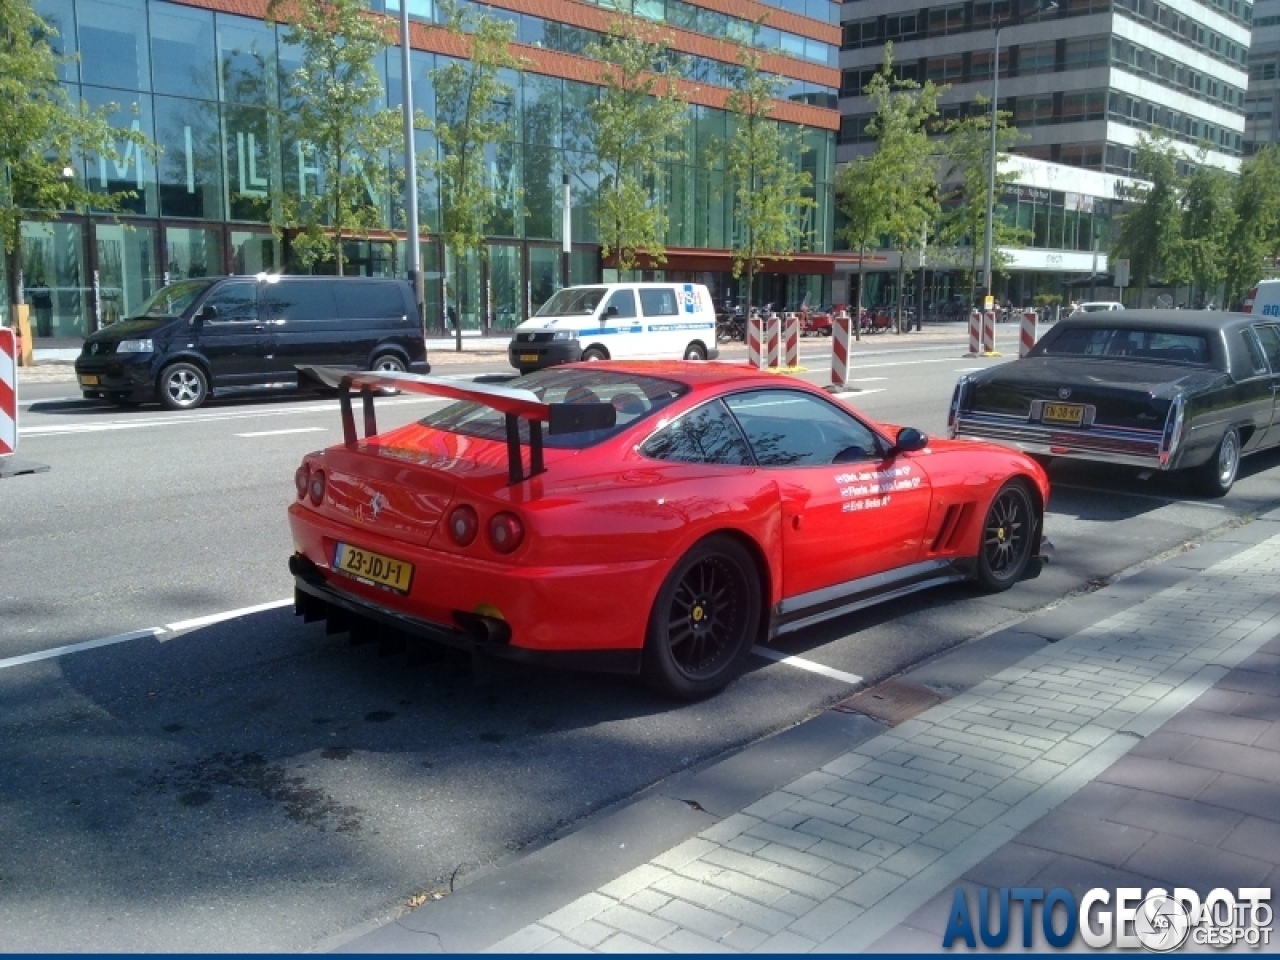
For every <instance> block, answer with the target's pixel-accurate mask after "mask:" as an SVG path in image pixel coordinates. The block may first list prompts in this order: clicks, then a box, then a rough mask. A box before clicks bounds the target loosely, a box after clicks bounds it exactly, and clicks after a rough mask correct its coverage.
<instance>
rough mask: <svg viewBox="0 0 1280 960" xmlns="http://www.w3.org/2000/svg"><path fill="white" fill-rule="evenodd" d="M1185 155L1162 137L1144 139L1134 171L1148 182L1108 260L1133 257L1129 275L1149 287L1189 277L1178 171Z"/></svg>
mask: <svg viewBox="0 0 1280 960" xmlns="http://www.w3.org/2000/svg"><path fill="white" fill-rule="evenodd" d="M1180 157H1181V154H1179V153H1178V151H1177V150H1176V149H1175V148H1174V146H1173V145H1172V144H1171V143H1170V142H1169V141H1168V140H1164V139H1161V138H1159V137H1156V138H1152V139H1148V138H1146V137H1142V138H1140V139H1139V141H1138V156H1137V161H1136V163H1135V165H1134V176H1135V177H1138V178H1139V179H1141V180H1145V181H1146V185H1144V186H1142V187H1139V188H1138V189H1137V192H1136V196H1135V197H1134V198H1133V199H1134V201H1135V202H1134V205H1133V206H1132V207H1131V208H1130V209H1129V210H1128V211H1127V212H1126V213H1124V214H1123V215H1122V216H1121V217H1120V230H1119V232H1118V233H1117V234H1115V235H1113V236H1114V239H1113V241H1112V244H1111V248H1110V249H1109V250H1108V251H1107V256H1108V259H1109V260H1111V261H1112V262H1115V260H1117V259H1119V260H1128V261H1129V277H1130V280H1131V281H1132V283H1133V285H1134V286H1135V287H1141V288H1142V289H1143V291H1144V298H1145V291H1146V288H1147V287H1148V286H1149V285H1150V284H1151V283H1153V282H1162V283H1177V282H1178V281H1179V280H1183V279H1185V274H1186V270H1185V266H1184V263H1185V261H1184V260H1183V257H1182V251H1183V248H1182V193H1183V181H1182V177H1181V176H1180V174H1179V173H1178V162H1179V159H1180Z"/></svg>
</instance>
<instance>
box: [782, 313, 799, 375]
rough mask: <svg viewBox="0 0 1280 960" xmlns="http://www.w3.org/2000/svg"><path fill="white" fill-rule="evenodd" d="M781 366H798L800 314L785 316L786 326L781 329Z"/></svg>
mask: <svg viewBox="0 0 1280 960" xmlns="http://www.w3.org/2000/svg"><path fill="white" fill-rule="evenodd" d="M782 365H783V366H784V367H798V366H800V314H798V313H789V314H787V322H786V325H785V326H784V327H783V328H782Z"/></svg>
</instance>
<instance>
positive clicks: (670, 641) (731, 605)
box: [643, 536, 760, 700]
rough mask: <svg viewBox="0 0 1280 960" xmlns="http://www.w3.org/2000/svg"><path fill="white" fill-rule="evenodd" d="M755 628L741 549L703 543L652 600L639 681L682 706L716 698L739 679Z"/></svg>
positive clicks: (754, 578)
mask: <svg viewBox="0 0 1280 960" xmlns="http://www.w3.org/2000/svg"><path fill="white" fill-rule="evenodd" d="M759 623H760V578H759V574H758V573H757V572H756V566H755V562H754V560H753V559H752V557H751V555H750V554H749V553H748V552H747V550H746V548H745V547H743V546H742V544H740V543H739V542H738V541H736V540H734V539H733V538H731V537H727V536H714V537H708V538H707V539H706V540H703V541H702V542H701V543H699V544H698V545H697V546H695V547H694V548H693V549H692V550H690V551H689V552H688V553H687V554H685V556H684V557H683V558H681V560H680V562H679V563H677V564H676V565H675V567H674V568H673V569H672V571H671V573H670V574H668V576H667V579H666V582H664V583H663V585H662V589H661V590H660V591H659V592H658V598H657V600H656V601H655V602H654V605H653V612H652V613H651V615H650V617H649V629H648V635H647V637H646V640H645V649H644V666H643V672H644V677H645V680H646V681H647V682H648V683H649V685H650V686H651V687H653V688H654V689H656V690H657V691H658V692H660V693H662V694H665V695H667V696H671V697H677V698H679V699H682V700H693V699H697V698H699V697H705V696H708V695H709V694H712V693H716V692H717V691H719V690H722V689H723V688H724V687H726V686H728V685H729V684H730V683H732V682H733V681H734V680H735V679H736V678H737V676H738V675H739V674H740V673H741V672H742V670H743V667H744V666H745V663H746V658H747V656H748V655H749V654H750V652H751V645H752V643H753V642H754V641H755V636H756V631H757V627H758V626H759Z"/></svg>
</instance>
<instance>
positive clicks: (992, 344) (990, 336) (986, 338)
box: [982, 310, 996, 353]
mask: <svg viewBox="0 0 1280 960" xmlns="http://www.w3.org/2000/svg"><path fill="white" fill-rule="evenodd" d="M982 352H983V353H995V352H996V312H995V311H994V310H988V311H987V313H986V315H985V316H984V317H983V318H982Z"/></svg>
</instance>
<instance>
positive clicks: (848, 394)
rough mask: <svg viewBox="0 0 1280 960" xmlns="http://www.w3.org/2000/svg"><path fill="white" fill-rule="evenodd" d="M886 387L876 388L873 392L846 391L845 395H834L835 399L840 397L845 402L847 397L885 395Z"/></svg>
mask: <svg viewBox="0 0 1280 960" xmlns="http://www.w3.org/2000/svg"><path fill="white" fill-rule="evenodd" d="M884 391H885V388H884V387H874V388H873V389H871V390H846V391H845V392H844V393H833V394H832V396H833V397H839V398H840V399H841V400H843V399H844V398H845V397H865V396H867V395H868V394H871V393H884Z"/></svg>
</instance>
